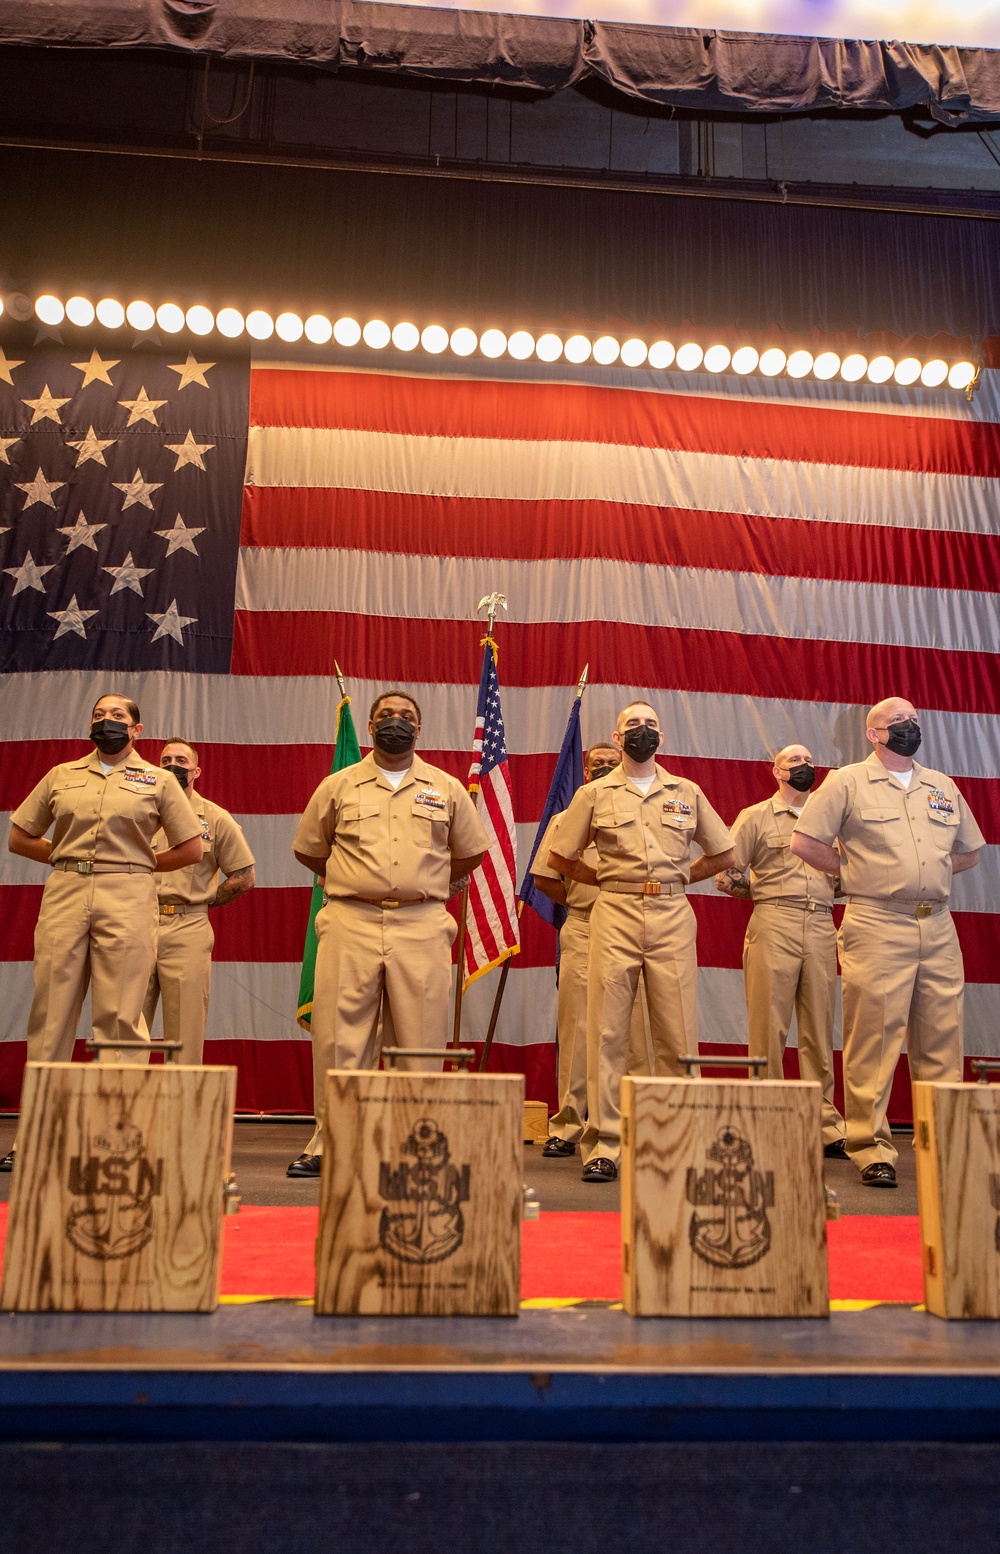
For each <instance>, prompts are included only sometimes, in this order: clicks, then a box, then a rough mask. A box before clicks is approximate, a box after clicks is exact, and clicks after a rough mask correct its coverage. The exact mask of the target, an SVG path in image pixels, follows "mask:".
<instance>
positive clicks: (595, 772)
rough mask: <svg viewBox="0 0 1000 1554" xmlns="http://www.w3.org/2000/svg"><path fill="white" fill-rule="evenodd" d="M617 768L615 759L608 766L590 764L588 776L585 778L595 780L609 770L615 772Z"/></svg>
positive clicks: (606, 773) (590, 780)
mask: <svg viewBox="0 0 1000 1554" xmlns="http://www.w3.org/2000/svg"><path fill="white" fill-rule="evenodd" d="M617 770H618V762H617V761H615V762H613V763H612V765H610V766H592V767H591V769H590V776H589V777H588V778H587V781H588V782H596V781H597V779H598V777H606V776H607V775H608V773H609V772H616V771H617Z"/></svg>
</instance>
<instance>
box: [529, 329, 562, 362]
mask: <svg viewBox="0 0 1000 1554" xmlns="http://www.w3.org/2000/svg"><path fill="white" fill-rule="evenodd" d="M562 353H563V343H562V340H561V338H560V337H559V335H554V334H544V335H539V336H538V339H537V340H536V341H535V355H536V356H537V357H538V360H539V361H540V362H557V361H558V360H559V358H560V356H561V355H562Z"/></svg>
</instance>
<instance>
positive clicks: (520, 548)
mask: <svg viewBox="0 0 1000 1554" xmlns="http://www.w3.org/2000/svg"><path fill="white" fill-rule="evenodd" d="M498 514H499V515H500V517H501V525H500V532H499V534H498V532H497V517H498ZM241 542H242V544H243V545H244V546H257V547H262V548H272V547H279V546H280V547H290V548H303V549H324V548H327V547H329V546H336V547H337V548H338V549H342V550H376V551H382V552H386V553H390V552H391V553H394V554H399V555H413V554H417V555H429V556H475V555H481V556H490V557H493V556H496V555H502V556H504V557H505V558H508V559H510V560H518V561H536V560H549V559H553V558H559V557H568V558H574V557H580V556H589V557H599V558H602V559H606V560H611V561H630V562H636V563H644V564H648V565H656V566H676V567H701V568H706V569H709V570H712V571H725V572H758V573H763V574H764V575H766V576H769V577H807V578H841V579H843V580H844V581H847V582H859V583H894V584H896V585H897V586H900V587H902V586H905V585H910V586H912V587H916V588H972V589H984V588H985V589H991V588H995V587H996V586H997V582H996V580H997V578H1000V537H998V536H996V535H993V534H952V533H948V532H946V531H944V530H940V529H934V530H927V529H918V528H912V529H896V528H889V527H881V526H879V525H875V524H873V525H863V524H846V523H818V522H816V521H815V520H814V519H802V518H762V517H759V516H757V515H755V514H744V513H714V512H696V513H692V512H688V511H687V510H686V509H684V508H676V507H636V506H633V505H630V504H628V503H625V502H518V501H504V502H502V503H499V502H496V501H493V500H484V499H481V498H478V497H444V496H408V495H407V496H403V495H399V494H397V493H396V492H386V491H340V490H315V489H310V488H304V489H296V490H288V489H286V488H284V487H272V486H247V487H246V488H245V490H244V493H243V528H242V533H241Z"/></svg>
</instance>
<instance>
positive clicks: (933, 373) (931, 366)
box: [920, 356, 948, 388]
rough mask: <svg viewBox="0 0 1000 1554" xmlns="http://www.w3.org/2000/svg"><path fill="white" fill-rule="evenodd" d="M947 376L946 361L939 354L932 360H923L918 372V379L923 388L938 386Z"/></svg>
mask: <svg viewBox="0 0 1000 1554" xmlns="http://www.w3.org/2000/svg"><path fill="white" fill-rule="evenodd" d="M947 376H948V363H947V362H943V361H942V360H941V358H940V357H939V356H935V357H934V359H933V361H929V362H925V363H924V366H923V371H922V372H921V374H920V381H921V383H922V384H923V385H924V388H939V387H940V385H941V384H942V383H943V382H944V380H945V378H946V377H947Z"/></svg>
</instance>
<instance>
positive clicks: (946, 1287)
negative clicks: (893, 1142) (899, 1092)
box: [913, 1081, 1000, 1318]
mask: <svg viewBox="0 0 1000 1554" xmlns="http://www.w3.org/2000/svg"><path fill="white" fill-rule="evenodd" d="M913 1123H914V1135H915V1137H914V1142H915V1144H916V1155H917V1194H918V1197H919V1200H920V1241H921V1249H922V1253H923V1265H924V1302H925V1304H926V1306H927V1309H928V1311H932V1312H933V1313H934V1315H935V1316H936V1317H993V1318H996V1317H1000V1086H998V1085H963V1084H928V1083H926V1082H925V1081H915V1082H914V1085H913Z"/></svg>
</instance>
